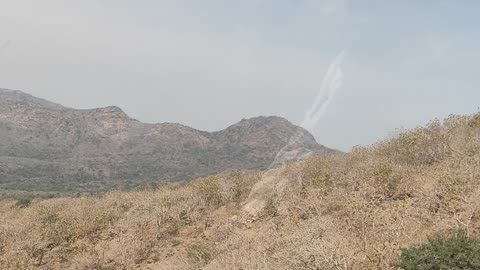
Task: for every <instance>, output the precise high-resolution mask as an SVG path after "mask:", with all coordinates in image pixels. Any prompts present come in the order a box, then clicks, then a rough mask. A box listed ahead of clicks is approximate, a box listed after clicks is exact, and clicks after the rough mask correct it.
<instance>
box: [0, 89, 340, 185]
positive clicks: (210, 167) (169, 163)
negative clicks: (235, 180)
mask: <svg viewBox="0 0 480 270" xmlns="http://www.w3.org/2000/svg"><path fill="white" fill-rule="evenodd" d="M298 134H299V135H300V136H299V138H300V139H299V140H298V141H297V142H295V143H294V145H292V146H290V147H289V149H294V150H295V151H296V153H297V154H296V155H294V156H304V155H305V154H309V153H317V154H321V155H324V154H335V153H337V151H335V150H332V149H329V148H327V147H324V146H322V145H319V144H318V143H317V142H316V141H315V139H314V138H313V136H312V135H311V134H310V133H308V131H306V130H305V129H302V128H300V127H297V126H295V125H293V124H291V123H290V122H289V121H287V120H286V119H283V118H280V117H274V116H271V117H263V116H262V117H256V118H252V119H248V120H245V119H244V120H242V121H240V122H239V123H237V124H234V125H232V126H230V127H228V128H226V129H224V130H221V131H217V132H210V133H209V132H204V131H200V130H196V129H193V128H190V127H187V126H184V125H180V124H174V123H160V124H146V123H141V122H139V121H137V120H135V119H132V118H130V117H129V116H128V115H126V114H125V113H124V112H123V111H122V110H121V109H120V108H118V107H115V106H112V107H106V108H97V109H89V110H77V109H71V108H67V107H64V106H62V105H59V104H55V103H52V102H49V101H46V100H43V99H40V98H36V97H33V96H31V95H28V94H26V93H23V92H21V91H14V90H5V89H0V189H7V190H26V191H78V190H81V191H88V192H91V191H100V190H108V189H111V188H123V187H129V186H135V185H138V184H139V183H142V182H153V181H155V182H157V181H181V180H190V179H193V178H195V177H199V176H205V175H209V174H213V173H217V172H221V171H225V170H229V169H264V168H267V167H268V166H269V165H270V164H271V163H272V162H273V161H274V160H275V157H276V155H277V153H278V152H279V151H281V150H282V148H284V146H285V145H287V144H288V143H289V140H290V139H291V138H292V137H293V136H294V135H298ZM299 153H300V154H299Z"/></svg>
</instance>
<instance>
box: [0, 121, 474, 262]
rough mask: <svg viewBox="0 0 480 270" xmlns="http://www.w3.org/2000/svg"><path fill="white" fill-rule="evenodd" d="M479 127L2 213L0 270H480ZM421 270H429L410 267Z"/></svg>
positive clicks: (3, 207)
mask: <svg viewBox="0 0 480 270" xmlns="http://www.w3.org/2000/svg"><path fill="white" fill-rule="evenodd" d="M479 115H480V114H476V115H473V116H451V117H449V118H447V119H445V120H444V121H434V122H432V124H430V125H428V126H426V127H423V128H418V129H415V130H412V131H409V132H406V133H405V134H402V135H400V136H398V137H397V138H394V139H391V140H388V141H383V142H379V143H378V144H376V145H373V146H371V147H364V148H356V149H354V150H353V151H352V152H351V153H348V154H346V155H344V156H332V157H319V158H312V159H308V160H304V161H299V162H289V163H286V164H284V165H283V166H282V167H280V168H277V169H275V170H273V171H270V172H268V175H269V176H272V177H273V178H268V179H266V177H265V175H266V174H267V173H264V172H235V173H225V174H220V175H215V176H211V177H207V178H204V179H198V180H196V181H193V182H191V183H183V184H166V185H162V186H160V187H156V188H154V189H145V190H142V191H129V192H112V193H108V194H105V195H103V196H99V197H97V198H93V197H80V198H56V199H48V200H34V201H32V203H31V204H30V205H29V206H28V207H17V206H16V204H17V202H16V201H13V200H12V201H2V202H0V269H213V270H219V269H304V270H306V269H339V270H340V269H398V267H399V265H400V266H401V267H402V268H404V269H406V270H407V269H456V268H454V267H457V269H478V257H476V256H475V254H479V252H478V240H477V239H478V237H479V236H480V218H479V217H478V213H480V185H479V183H480V169H479V168H480V125H478V124H477V122H478V119H480V118H479V117H480V116H479ZM271 179H273V180H274V181H273V182H272V183H270V184H272V185H273V187H274V188H273V189H272V190H268V191H269V193H266V194H265V197H266V198H270V199H268V200H267V201H266V203H265V205H263V208H262V209H263V211H262V212H260V214H259V215H258V216H252V215H249V214H247V213H246V212H245V211H244V207H245V205H246V204H247V203H251V202H252V196H251V194H252V190H255V188H256V187H258V186H259V185H260V186H261V185H262V184H265V183H264V182H265V181H266V180H271ZM258 190H262V189H257V191H258ZM272 194H274V195H272ZM253 202H255V201H253ZM263 213H268V214H263ZM458 230H462V231H464V232H465V234H457V235H455V232H457V231H458ZM435 235H453V237H435ZM467 235H468V237H467ZM429 239H431V240H430V241H429ZM425 243H426V244H425ZM437 252H438V253H437ZM435 254H440V255H435ZM432 256H433V257H432ZM438 256H440V257H442V258H440V260H439V261H432V260H431V258H437V257H438ZM448 256H449V257H450V258H453V259H458V260H457V262H458V261H461V262H462V263H465V264H454V265H452V264H449V263H455V260H448V261H446V260H442V259H444V258H447V257H448ZM419 262H420V263H424V264H423V265H424V266H425V267H431V268H412V267H417V266H418V263H419ZM437 266H438V267H440V266H441V267H447V268H435V267H437ZM432 267H433V268H432Z"/></svg>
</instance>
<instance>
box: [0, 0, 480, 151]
mask: <svg viewBox="0 0 480 270" xmlns="http://www.w3.org/2000/svg"><path fill="white" fill-rule="evenodd" d="M479 11H480V2H478V1H453V0H452V1H441V0H438V1H380V0H378V1H373V0H369V1H334V0H318V1H315V0H243V1H228V0H222V1H220V0H217V1H214V0H204V1H196V0H190V1H182V0H171V1H166V0H157V1H153V0H143V1H142V0H136V1H126V0H82V1H66V0H43V1H34V0H30V1H26V0H3V1H1V3H0V88H10V89H18V90H24V91H26V92H28V93H31V94H33V95H36V96H39V97H43V98H46V99H49V100H52V101H55V102H58V103H61V104H64V105H66V106H70V107H75V108H93V107H99V106H108V105H118V106H120V107H122V108H123V109H124V110H125V111H126V112H127V113H128V114H129V115H131V116H132V117H134V118H137V119H139V120H142V121H145V122H179V123H182V124H186V125H190V126H192V127H195V128H198V129H202V130H218V129H222V128H225V127H226V126H228V125H230V124H233V123H235V122H237V121H239V120H240V119H242V118H248V117H252V116H257V115H279V116H283V117H286V118H288V119H289V120H291V121H292V122H294V123H296V124H299V123H300V122H301V120H302V118H303V115H304V113H305V111H306V110H308V109H309V107H310V106H311V104H312V103H313V99H314V98H315V95H316V93H317V91H318V89H319V87H320V83H321V81H322V78H323V76H324V73H325V72H326V69H327V67H328V65H329V64H330V62H331V61H332V60H333V59H334V58H335V57H336V55H337V54H338V53H339V52H340V51H342V50H343V49H346V50H347V51H348V54H347V57H346V58H345V61H344V65H343V81H344V85H343V87H342V88H341V89H340V90H339V91H338V93H337V95H336V96H335V97H334V99H333V101H332V103H331V105H330V107H329V108H328V110H327V113H326V114H325V115H324V117H323V118H322V120H321V122H320V123H319V125H318V127H317V128H316V129H315V130H313V131H312V132H313V133H314V135H315V136H316V138H317V140H318V141H319V143H321V144H325V145H327V146H330V147H335V148H339V149H342V150H349V149H350V148H351V147H352V146H354V145H359V144H361V145H365V144H370V143H373V142H375V141H376V140H377V139H379V138H382V137H385V136H387V135H388V134H389V133H392V132H394V131H395V129H396V128H401V127H404V128H412V127H415V126H417V125H421V124H424V123H426V122H427V121H428V120H430V119H432V118H435V117H440V118H442V117H445V116H447V115H448V114H451V113H455V114H466V113H474V112H477V111H478V110H479V106H480V88H479V86H480V80H479V77H480V76H479V75H478V71H477V70H479V63H480V62H479V61H480V49H479V48H480V19H478V18H476V17H478V16H477V15H478V12H479Z"/></svg>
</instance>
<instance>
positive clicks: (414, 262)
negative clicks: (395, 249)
mask: <svg viewBox="0 0 480 270" xmlns="http://www.w3.org/2000/svg"><path fill="white" fill-rule="evenodd" d="M400 269H404V270H414V269H415V270H460V269H465V270H466V269H468V270H474V269H480V239H477V238H471V237H468V236H467V235H466V234H465V233H464V232H457V233H456V234H455V235H454V236H452V237H445V236H436V237H434V238H432V239H430V240H429V242H428V243H426V244H424V245H422V246H420V247H415V248H408V249H403V250H402V254H401V257H400Z"/></svg>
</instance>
